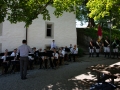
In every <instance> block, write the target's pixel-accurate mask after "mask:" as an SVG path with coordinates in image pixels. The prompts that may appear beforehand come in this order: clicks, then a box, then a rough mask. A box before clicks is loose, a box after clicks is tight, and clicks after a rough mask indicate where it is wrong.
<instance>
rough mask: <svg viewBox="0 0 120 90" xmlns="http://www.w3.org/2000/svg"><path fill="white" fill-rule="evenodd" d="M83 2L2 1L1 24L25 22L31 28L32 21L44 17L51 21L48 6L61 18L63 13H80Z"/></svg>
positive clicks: (0, 6)
mask: <svg viewBox="0 0 120 90" xmlns="http://www.w3.org/2000/svg"><path fill="white" fill-rule="evenodd" d="M82 1H83V0H0V23H1V22H3V21H4V19H5V18H7V20H9V21H10V22H11V23H17V22H24V23H25V27H29V25H30V24H32V21H33V20H34V19H36V18H38V15H40V14H41V15H42V16H43V19H44V20H50V14H49V11H48V9H47V6H49V5H50V6H52V7H54V8H55V11H54V15H55V16H56V17H59V16H61V15H62V14H63V12H64V11H65V12H74V13H78V12H79V9H78V8H79V6H80V5H81V2H82Z"/></svg>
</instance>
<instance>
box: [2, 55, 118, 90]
mask: <svg viewBox="0 0 120 90" xmlns="http://www.w3.org/2000/svg"><path fill="white" fill-rule="evenodd" d="M119 60H120V59H107V58H104V56H100V57H99V58H98V57H91V58H89V57H88V55H85V56H84V57H81V58H78V60H77V62H69V65H62V66H60V67H59V68H58V69H56V70H54V69H47V70H45V69H38V67H36V68H35V69H34V70H28V75H27V78H28V79H26V80H21V79H20V73H19V72H16V73H15V74H6V75H0V90H89V89H86V88H89V87H85V86H84V85H82V84H80V83H79V81H80V79H83V78H85V77H81V78H79V79H77V77H79V76H80V75H87V72H89V71H88V70H87V69H86V67H89V66H91V65H96V64H107V65H110V64H113V63H116V62H118V61H119Z"/></svg>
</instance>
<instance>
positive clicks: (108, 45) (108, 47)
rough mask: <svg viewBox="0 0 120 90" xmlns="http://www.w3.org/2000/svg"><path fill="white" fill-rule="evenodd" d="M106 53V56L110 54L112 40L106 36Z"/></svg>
mask: <svg viewBox="0 0 120 90" xmlns="http://www.w3.org/2000/svg"><path fill="white" fill-rule="evenodd" d="M103 43H104V53H105V57H106V55H108V58H109V55H110V40H109V39H108V37H107V36H106V38H105V40H104V42H103Z"/></svg>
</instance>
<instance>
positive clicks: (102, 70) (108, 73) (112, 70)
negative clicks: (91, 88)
mask: <svg viewBox="0 0 120 90" xmlns="http://www.w3.org/2000/svg"><path fill="white" fill-rule="evenodd" d="M87 69H89V70H91V71H92V72H95V73H96V74H97V81H98V82H101V81H102V82H105V80H106V79H109V78H111V83H112V84H114V79H116V78H117V77H118V76H120V74H119V73H120V65H117V66H116V65H114V66H112V67H111V66H107V65H100V64H99V65H94V66H91V67H88V68H87ZM101 74H102V75H101Z"/></svg>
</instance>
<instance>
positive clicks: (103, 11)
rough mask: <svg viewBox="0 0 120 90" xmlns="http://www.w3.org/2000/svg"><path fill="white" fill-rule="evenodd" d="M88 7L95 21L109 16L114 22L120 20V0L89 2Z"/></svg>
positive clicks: (94, 0)
mask: <svg viewBox="0 0 120 90" xmlns="http://www.w3.org/2000/svg"><path fill="white" fill-rule="evenodd" d="M87 7H88V8H89V10H90V14H89V16H90V17H92V18H94V20H99V19H101V18H105V17H108V16H110V17H111V18H112V20H118V18H119V19H120V1H119V0H88V3H87ZM116 17H117V18H116ZM116 22H117V21H116Z"/></svg>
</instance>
